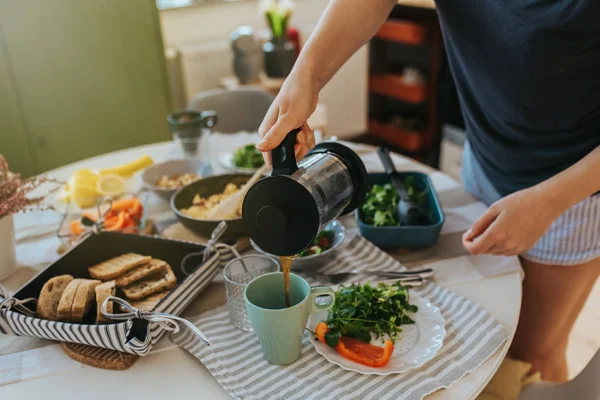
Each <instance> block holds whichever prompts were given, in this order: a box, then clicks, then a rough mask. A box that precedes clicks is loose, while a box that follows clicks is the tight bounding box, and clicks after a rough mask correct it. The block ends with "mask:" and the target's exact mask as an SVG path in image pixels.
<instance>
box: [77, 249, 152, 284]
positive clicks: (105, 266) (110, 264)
mask: <svg viewBox="0 0 600 400" xmlns="http://www.w3.org/2000/svg"><path fill="white" fill-rule="evenodd" d="M150 260H152V257H149V256H142V255H139V254H135V253H127V254H122V255H120V256H118V257H115V258H111V259H110V260H108V261H104V262H101V263H100V264H96V265H94V266H93V267H89V268H88V272H89V273H90V275H91V277H92V278H94V279H100V280H102V281H110V280H112V279H115V278H117V277H119V276H121V275H123V274H124V273H125V272H127V271H129V270H131V269H133V268H135V267H137V266H139V265H142V264H147V263H149V262H150Z"/></svg>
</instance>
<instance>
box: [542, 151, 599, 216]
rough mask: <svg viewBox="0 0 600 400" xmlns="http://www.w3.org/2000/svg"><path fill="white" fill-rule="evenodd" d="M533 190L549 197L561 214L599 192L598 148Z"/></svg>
mask: <svg viewBox="0 0 600 400" xmlns="http://www.w3.org/2000/svg"><path fill="white" fill-rule="evenodd" d="M535 188H536V189H537V190H541V191H543V192H544V193H547V194H548V195H549V196H551V198H553V203H554V204H556V206H557V207H559V209H560V210H562V211H563V212H564V211H566V210H568V209H569V208H571V207H573V206H574V205H575V204H577V203H579V202H580V201H583V200H584V199H586V198H588V197H589V196H591V195H592V194H594V193H596V192H598V191H600V146H598V147H596V148H595V149H594V150H593V151H592V152H591V153H589V154H588V155H587V156H585V157H584V158H582V159H581V160H580V161H578V162H577V163H576V164H574V165H572V166H571V167H569V168H567V169H566V170H564V171H562V172H561V173H559V174H558V175H555V176H553V177H552V178H550V179H548V180H546V181H544V182H542V183H540V184H539V185H537V186H536V187H535Z"/></svg>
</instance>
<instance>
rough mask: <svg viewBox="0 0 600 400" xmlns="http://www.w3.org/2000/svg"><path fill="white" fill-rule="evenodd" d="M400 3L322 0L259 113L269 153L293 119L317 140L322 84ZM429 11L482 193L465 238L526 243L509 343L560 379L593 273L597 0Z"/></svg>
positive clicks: (311, 141) (490, 246)
mask: <svg viewBox="0 0 600 400" xmlns="http://www.w3.org/2000/svg"><path fill="white" fill-rule="evenodd" d="M395 4H396V0H332V1H331V2H330V3H329V5H328V7H327V9H326V11H325V13H324V14H323V16H322V17H321V20H320V21H319V24H318V26H317V27H316V29H315V31H314V32H313V34H312V35H311V37H310V39H309V40H308V42H307V43H306V45H305V46H304V48H303V50H302V52H301V54H300V57H299V58H298V60H297V62H296V64H295V66H294V68H293V70H292V72H291V74H290V75H289V76H288V78H287V79H286V81H285V83H284V84H283V86H282V88H281V91H280V92H279V94H278V96H277V98H276V99H275V101H274V102H273V104H272V105H271V107H270V109H269V111H268V112H267V114H266V116H265V118H264V121H263V123H262V125H261V126H260V129H259V133H260V135H261V137H262V139H261V140H260V142H259V143H258V144H257V148H258V149H259V150H260V151H262V152H263V153H264V155H265V160H266V161H267V163H269V162H270V153H269V152H270V151H271V150H273V149H274V148H276V147H277V146H278V145H279V144H280V143H281V141H282V140H283V139H284V137H285V136H286V134H287V133H288V132H289V131H291V130H292V129H295V128H297V127H302V130H301V132H300V133H299V134H298V135H297V143H296V146H295V152H296V155H297V157H298V158H302V157H303V156H304V155H305V154H306V153H307V152H308V151H309V150H310V149H311V148H313V147H314V145H315V138H314V134H313V132H312V131H311V129H310V127H309V126H308V125H307V123H306V121H307V119H308V118H309V116H310V115H311V114H312V112H313V111H314V110H315V108H316V106H317V99H318V95H319V92H320V90H321V89H322V88H323V86H325V84H326V83H327V82H328V81H329V80H330V79H331V78H332V76H333V75H334V74H335V73H336V72H337V71H338V69H339V68H340V67H341V66H342V65H343V64H344V63H345V62H346V61H347V60H348V59H349V58H350V56H351V55H352V54H353V53H355V52H356V51H357V50H358V49H359V48H360V47H361V46H362V45H364V44H365V43H366V42H367V41H368V40H369V39H370V38H371V37H372V36H373V35H374V34H375V33H376V32H377V30H378V28H379V27H380V25H381V24H382V23H383V22H384V21H385V20H386V18H387V16H388V15H389V13H390V11H391V9H392V8H393V6H394V5H395ZM437 11H438V15H439V18H440V22H441V26H442V32H443V37H444V42H445V46H446V51H447V55H448V60H449V63H450V67H451V70H452V73H453V78H454V80H455V82H456V86H457V90H458V94H459V100H460V104H461V107H462V111H463V115H464V119H465V122H466V128H467V143H466V144H465V151H464V160H463V173H462V174H463V183H464V185H465V187H466V189H467V191H469V192H470V193H471V194H473V195H474V196H476V197H478V198H479V199H480V200H481V201H482V202H484V203H486V204H487V205H488V206H489V208H488V210H487V212H486V213H484V215H483V216H481V218H480V219H479V220H478V221H476V222H475V223H474V224H473V225H472V226H471V228H470V229H469V230H468V231H467V232H465V234H464V236H463V245H464V247H465V248H466V250H468V251H469V252H470V253H472V254H494V255H504V256H513V255H519V256H520V259H521V262H522V266H523V269H524V270H525V279H524V282H523V303H522V310H521V317H520V320H519V325H518V328H517V332H516V336H515V339H514V341H513V343H512V347H511V349H510V355H511V356H512V357H514V358H517V359H520V360H525V361H528V362H530V363H531V364H533V371H534V372H535V371H539V372H541V374H542V377H543V379H545V380H549V381H564V380H566V379H567V378H568V371H567V365H566V359H565V351H566V346H567V340H568V336H569V332H570V331H571V328H572V327H573V324H574V322H575V320H576V319H577V315H578V314H579V312H580V311H581V309H582V307H583V305H584V303H585V301H586V298H587V297H588V295H589V293H590V291H591V290H592V287H593V286H594V283H595V281H596V279H597V278H598V276H599V275H600V194H598V192H599V191H600V179H598V176H597V174H598V171H600V96H598V93H600V74H599V73H598V71H600V51H599V48H600V24H598V20H599V19H600V2H598V1H596V0H580V1H573V0H557V1H554V2H546V1H542V0H530V1H517V0H508V1H503V2H500V1H498V0H466V1H463V2H456V1H451V0H439V1H438V2H437ZM506 295H507V296H510V293H507V294H506Z"/></svg>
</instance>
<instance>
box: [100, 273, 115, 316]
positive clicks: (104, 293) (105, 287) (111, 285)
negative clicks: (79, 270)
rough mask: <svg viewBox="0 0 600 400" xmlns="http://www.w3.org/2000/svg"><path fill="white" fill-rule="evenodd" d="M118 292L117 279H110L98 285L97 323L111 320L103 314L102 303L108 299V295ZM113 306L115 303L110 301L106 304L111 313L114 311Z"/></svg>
mask: <svg viewBox="0 0 600 400" xmlns="http://www.w3.org/2000/svg"><path fill="white" fill-rule="evenodd" d="M116 292H117V289H116V286H115V281H108V282H104V283H101V284H100V285H98V286H96V323H97V324H105V323H107V322H111V321H112V320H111V319H108V318H106V317H105V316H104V315H103V314H102V303H104V300H106V298H107V297H108V296H114V295H115V293H116ZM113 306H114V304H113V303H112V302H109V303H108V304H107V305H106V311H107V312H108V313H109V314H112V313H113V309H114V308H113Z"/></svg>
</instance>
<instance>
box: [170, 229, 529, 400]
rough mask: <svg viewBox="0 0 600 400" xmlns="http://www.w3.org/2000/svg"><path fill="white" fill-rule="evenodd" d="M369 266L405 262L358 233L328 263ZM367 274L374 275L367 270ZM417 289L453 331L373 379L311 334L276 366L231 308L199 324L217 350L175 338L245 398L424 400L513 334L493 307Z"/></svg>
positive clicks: (435, 289) (437, 289)
mask: <svg viewBox="0 0 600 400" xmlns="http://www.w3.org/2000/svg"><path fill="white" fill-rule="evenodd" d="M364 268H372V269H378V270H383V269H386V270H402V269H404V268H405V267H404V266H402V265H401V264H400V263H399V262H398V261H396V260H395V259H394V258H392V257H390V256H389V255H387V254H386V253H384V252H383V251H381V250H380V249H378V248H377V247H376V246H374V245H373V244H371V243H370V242H368V241H367V240H365V239H363V238H362V237H360V236H358V235H357V236H354V237H353V238H351V239H350V240H349V241H348V244H347V245H346V246H345V247H344V248H343V250H341V251H340V252H339V253H338V255H337V256H336V257H335V259H333V260H332V261H331V262H330V263H329V264H328V265H327V266H325V267H323V269H327V271H344V270H349V269H364ZM517 268H518V265H517ZM360 277H361V280H362V279H369V276H366V275H364V276H360ZM312 283H318V282H315V281H314V280H313V281H312ZM416 291H417V292H418V293H419V294H420V295H421V296H423V297H426V298H428V299H429V300H430V301H431V302H432V303H433V304H434V305H436V306H438V307H439V308H440V310H441V312H442V315H443V317H444V320H445V323H446V332H447V333H446V338H445V339H444V345H443V347H442V349H441V350H440V352H439V353H438V355H437V356H436V357H435V358H434V360H432V361H431V362H429V363H428V364H426V365H425V366H424V367H422V368H420V369H417V370H413V371H409V372H407V373H405V374H398V375H390V376H373V375H361V374H358V373H356V372H350V371H346V370H344V369H342V368H341V367H339V366H337V365H334V364H331V363H329V362H328V361H327V360H326V359H325V358H324V357H322V356H321V355H319V354H318V353H317V352H316V351H315V350H314V349H313V345H312V344H311V343H310V338H309V335H308V333H307V334H305V337H304V342H303V348H302V355H301V357H300V359H299V360H298V361H297V362H295V363H293V364H291V365H288V366H275V365H271V364H269V363H268V362H267V361H265V360H264V359H263V357H262V352H261V349H260V344H259V342H258V339H257V338H256V336H255V335H254V333H251V332H242V331H240V330H238V329H236V328H235V327H233V325H231V323H230V322H229V314H228V312H227V310H226V308H225V307H220V308H218V309H217V310H215V311H211V312H209V313H206V314H203V315H201V316H200V317H199V318H197V319H195V320H193V321H192V322H193V323H194V324H196V325H197V326H198V327H199V328H201V329H202V331H203V332H204V333H205V334H206V335H207V336H208V337H209V338H210V340H211V342H212V345H211V346H210V347H205V346H204V345H202V344H201V343H199V342H197V341H195V340H194V338H193V337H192V336H191V335H189V334H187V333H183V334H181V335H178V336H175V337H172V340H173V341H174V342H175V343H176V344H178V345H180V346H182V347H184V348H185V349H186V350H188V351H189V352H190V353H191V354H192V355H194V356H195V357H196V358H197V359H198V360H200V361H201V362H202V363H203V364H204V365H205V366H206V367H207V368H208V369H209V370H210V372H211V373H212V375H213V376H214V377H215V379H217V381H218V382H219V384H221V386H223V388H224V389H225V390H227V391H228V392H229V394H231V396H233V397H234V398H237V399H260V400H262V399H313V398H314V399H317V398H327V399H382V400H383V399H410V400H416V399H422V398H423V397H424V396H426V395H427V394H429V393H432V392H434V391H436V390H438V389H441V388H447V387H448V386H450V385H451V384H452V383H453V382H455V381H456V380H458V379H460V378H461V377H462V376H463V375H465V374H466V373H468V372H470V371H472V370H474V369H475V368H477V367H478V366H479V365H480V364H481V363H482V362H484V361H485V360H486V359H487V358H488V357H490V356H491V355H492V354H493V353H494V352H495V351H496V350H497V349H498V348H499V346H500V345H501V344H502V343H503V342H504V341H505V340H506V338H507V337H508V333H507V332H506V331H505V330H504V328H503V327H502V326H501V325H500V324H499V323H498V322H497V321H496V320H495V319H494V318H493V316H492V315H491V314H490V313H489V312H488V311H486V310H485V309H483V308H482V307H479V306H478V305H477V304H475V303H473V302H471V301H470V300H468V299H466V298H463V297H461V296H459V295H458V294H456V293H454V292H452V291H451V290H449V289H446V288H443V287H442V286H440V285H438V284H436V283H429V284H427V285H426V286H424V287H421V288H418V289H416Z"/></svg>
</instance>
